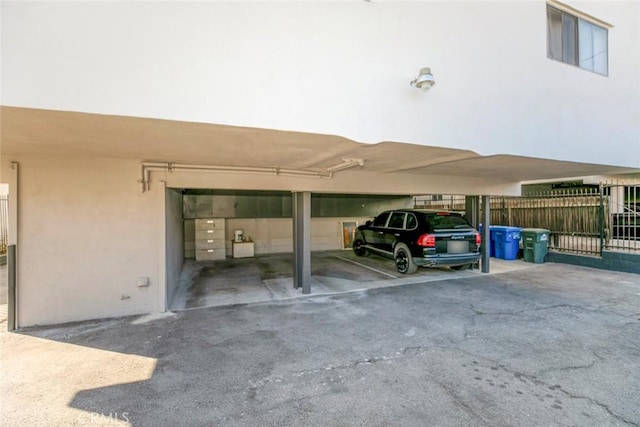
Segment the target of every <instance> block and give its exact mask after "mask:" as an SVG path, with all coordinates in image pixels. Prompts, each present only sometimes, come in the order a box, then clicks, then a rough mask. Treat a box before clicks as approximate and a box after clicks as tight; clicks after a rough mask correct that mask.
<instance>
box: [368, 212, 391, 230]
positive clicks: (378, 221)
mask: <svg viewBox="0 0 640 427" xmlns="http://www.w3.org/2000/svg"><path fill="white" fill-rule="evenodd" d="M387 218H389V212H382V213H381V214H380V215H378V216H377V217H375V218H374V220H373V224H372V225H373V226H374V227H384V226H385V225H387Z"/></svg>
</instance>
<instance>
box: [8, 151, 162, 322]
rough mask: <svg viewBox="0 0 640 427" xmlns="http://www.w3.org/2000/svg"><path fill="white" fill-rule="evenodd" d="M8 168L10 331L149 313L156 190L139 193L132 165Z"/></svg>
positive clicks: (71, 162)
mask: <svg viewBox="0 0 640 427" xmlns="http://www.w3.org/2000/svg"><path fill="white" fill-rule="evenodd" d="M3 160H4V161H8V160H9V159H6V158H5V159H3ZM10 160H13V161H17V162H19V173H20V176H19V190H18V197H19V204H20V205H19V206H20V210H19V213H18V220H19V222H18V224H19V229H18V236H19V241H18V263H19V265H18V277H19V283H18V286H19V287H18V306H17V308H18V322H19V325H18V326H20V327H22V326H30V325H34V324H53V323H61V322H67V321H73V320H83V319H92V318H101V317H110V316H120V315H129V314H137V313H148V312H153V311H157V310H158V295H159V294H158V287H159V285H160V283H161V280H160V277H159V268H160V265H159V264H160V263H159V260H160V258H159V247H160V243H159V237H160V231H161V224H160V220H161V218H162V215H161V213H162V212H163V210H164V206H163V205H162V204H161V203H162V199H163V198H162V197H161V195H162V193H161V192H160V191H159V189H156V191H151V192H148V193H144V194H142V193H141V192H140V189H139V186H138V185H137V184H136V182H135V179H136V176H137V174H138V170H139V163H138V162H134V161H123V160H111V159H105V158H103V159H92V158H73V157H68V156H47V157H35V156H31V157H29V156H12V157H11V159H10ZM2 166H3V167H2V173H3V180H5V176H4V174H5V173H8V171H9V168H8V164H3V165H2ZM141 276H146V277H148V278H149V286H148V287H138V286H137V284H138V278H139V277H141Z"/></svg>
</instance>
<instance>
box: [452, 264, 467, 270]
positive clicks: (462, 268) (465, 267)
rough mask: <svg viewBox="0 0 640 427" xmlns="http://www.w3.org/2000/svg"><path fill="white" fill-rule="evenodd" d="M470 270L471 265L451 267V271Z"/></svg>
mask: <svg viewBox="0 0 640 427" xmlns="http://www.w3.org/2000/svg"><path fill="white" fill-rule="evenodd" d="M470 268H471V264H462V265H452V266H451V269H452V270H468V269H470Z"/></svg>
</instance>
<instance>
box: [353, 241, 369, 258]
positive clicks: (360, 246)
mask: <svg viewBox="0 0 640 427" xmlns="http://www.w3.org/2000/svg"><path fill="white" fill-rule="evenodd" d="M353 253H354V254H356V255H358V256H367V255H369V249H367V248H366V247H365V246H364V241H363V240H362V239H356V240H354V241H353Z"/></svg>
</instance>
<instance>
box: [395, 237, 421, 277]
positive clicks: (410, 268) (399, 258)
mask: <svg viewBox="0 0 640 427" xmlns="http://www.w3.org/2000/svg"><path fill="white" fill-rule="evenodd" d="M393 254H394V256H393V257H394V259H395V260H396V269H397V270H398V273H400V274H413V273H415V272H416V271H418V266H417V265H416V263H415V262H414V261H413V256H411V251H409V248H408V247H407V245H405V244H404V243H398V244H397V245H396V248H395V250H394V252H393Z"/></svg>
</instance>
